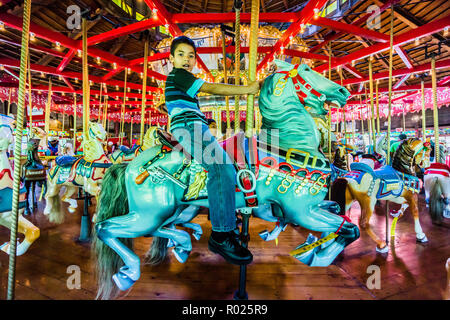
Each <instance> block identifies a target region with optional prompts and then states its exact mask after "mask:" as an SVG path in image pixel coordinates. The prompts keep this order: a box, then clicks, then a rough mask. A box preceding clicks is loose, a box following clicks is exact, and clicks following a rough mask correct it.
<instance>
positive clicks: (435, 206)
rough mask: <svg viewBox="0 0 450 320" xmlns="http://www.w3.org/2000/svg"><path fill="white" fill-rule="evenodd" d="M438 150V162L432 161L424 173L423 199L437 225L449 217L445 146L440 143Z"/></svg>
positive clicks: (449, 171) (449, 186)
mask: <svg viewBox="0 0 450 320" xmlns="http://www.w3.org/2000/svg"><path fill="white" fill-rule="evenodd" d="M439 152H440V154H439V155H440V157H439V159H440V163H432V164H431V165H430V167H429V168H426V170H425V174H424V186H425V199H426V202H427V205H428V207H429V211H430V215H431V219H432V221H433V223H434V224H437V225H441V224H443V223H444V221H445V219H450V168H449V166H447V165H446V164H445V159H446V157H447V148H446V147H445V146H443V145H440V148H439ZM447 221H449V220H447Z"/></svg>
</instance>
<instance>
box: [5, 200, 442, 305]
mask: <svg viewBox="0 0 450 320" xmlns="http://www.w3.org/2000/svg"><path fill="white" fill-rule="evenodd" d="M420 203H421V205H420V212H421V213H422V214H421V217H420V220H421V223H422V228H423V231H424V232H425V233H426V235H427V237H428V239H429V243H427V244H418V243H416V241H415V233H414V224H413V219H412V217H411V214H410V213H409V210H407V212H406V215H405V216H404V217H403V218H402V219H401V220H400V221H399V222H398V224H397V237H396V239H395V246H391V249H390V251H389V253H388V254H387V255H386V254H385V255H380V254H377V253H376V252H375V246H374V244H373V242H371V241H370V239H369V237H368V236H367V235H366V234H364V233H362V234H361V237H360V239H358V240H357V241H356V242H354V243H353V244H351V245H350V246H349V247H347V248H346V249H345V251H344V253H342V254H341V255H340V256H339V257H338V258H337V260H336V261H335V263H334V264H333V265H331V266H329V267H327V268H319V267H314V268H311V267H307V266H305V265H303V264H302V263H301V262H299V261H298V260H296V259H295V258H293V257H291V256H289V252H290V251H291V250H293V249H294V248H295V247H296V246H297V245H298V244H300V243H302V242H304V240H305V239H306V237H307V235H308V234H309V231H308V230H305V229H303V228H301V227H293V226H289V227H288V228H287V229H286V231H285V232H283V233H282V234H281V235H280V237H279V242H278V246H277V245H276V243H275V241H271V242H264V241H263V240H262V239H261V238H260V237H259V236H258V232H260V231H262V230H264V229H269V230H271V229H272V227H273V225H272V224H270V223H267V222H264V221H262V220H260V219H256V218H251V220H250V223H251V224H250V235H251V240H250V245H249V247H250V250H251V251H252V253H253V256H254V261H253V263H252V264H251V265H249V267H248V272H247V275H248V280H247V292H248V295H249V299H267V300H274V299H281V300H297V299H300V300H303V299H306V300H308V299H331V300H344V299H345V300H349V299H352V300H354V299H358V300H359V299H363V300H378V299H389V300H396V299H436V300H441V299H442V297H443V291H444V288H445V286H446V281H447V274H446V270H445V262H446V260H447V258H448V257H450V231H449V229H447V228H444V227H437V226H434V225H432V224H431V220H430V217H429V215H428V213H427V209H426V208H425V206H424V205H423V203H424V201H423V196H422V195H421V196H420ZM78 204H79V209H78V212H77V213H75V214H69V213H67V218H66V221H65V222H64V223H63V224H62V225H54V224H51V223H49V222H48V221H47V220H46V217H45V216H44V215H43V214H42V211H43V204H42V203H41V204H39V210H38V212H36V213H35V214H34V215H33V216H32V217H31V218H30V220H31V221H32V222H33V223H34V224H35V225H37V226H38V227H39V228H40V229H41V237H40V238H39V239H38V240H37V241H36V242H35V243H34V244H33V245H32V247H31V248H30V249H29V250H28V252H27V253H26V254H25V255H23V256H20V257H18V258H17V271H16V272H17V273H16V291H15V293H16V299H19V300H21V299H33V300H41V299H54V300H66V299H76V300H90V299H94V298H95V294H96V283H95V281H94V277H93V270H94V265H93V263H92V260H91V258H90V244H89V243H88V244H77V243H76V242H75V241H74V240H75V239H76V238H77V237H78V236H79V224H80V217H81V211H82V207H83V202H82V201H79V202H78ZM394 206H395V205H394ZM64 207H65V208H66V205H64ZM90 211H91V213H92V212H93V211H94V207H92V208H90ZM383 212H384V211H383V208H378V213H377V214H375V215H374V217H373V218H372V222H371V224H372V226H374V230H375V231H376V232H377V233H378V234H379V235H382V236H383V237H384V225H385V218H384V215H383ZM350 218H351V219H352V221H354V222H357V221H358V220H359V206H358V205H357V204H355V205H354V206H353V208H352V210H351V212H350ZM194 222H197V223H199V224H200V225H201V226H202V227H203V230H204V235H203V237H202V238H201V239H200V241H196V240H195V239H193V238H192V241H193V251H192V252H191V255H190V257H189V259H188V261H187V262H186V263H185V264H181V263H179V262H178V261H177V260H176V259H175V257H174V256H172V255H170V257H169V259H168V261H166V262H165V263H164V264H163V265H160V266H156V267H151V266H147V265H143V266H142V268H141V270H142V275H141V278H140V280H139V281H138V282H137V283H136V284H135V285H134V287H133V288H132V290H131V291H130V292H128V294H127V295H123V296H121V297H120V298H119V299H193V300H197V299H206V300H217V299H232V296H233V292H234V291H235V290H236V289H237V286H238V277H239V267H237V266H234V265H230V264H228V263H226V262H225V261H224V260H223V259H222V258H221V257H220V256H218V255H215V254H213V253H211V252H210V251H208V248H207V239H208V237H209V234H210V232H211V227H210V223H209V221H208V220H207V218H206V215H205V214H201V215H199V216H198V217H197V218H196V219H195V220H194ZM9 237H10V235H9V230H8V229H6V228H4V227H1V229H0V244H2V243H3V242H5V241H8V240H9ZM150 244H151V238H139V239H137V240H136V241H135V248H136V253H137V254H138V255H139V256H140V257H143V255H144V254H145V252H146V251H147V249H148V248H149V247H150ZM70 265H77V266H79V267H80V269H81V289H72V290H69V289H68V288H67V285H66V282H67V279H68V277H69V276H70V274H68V273H67V268H68V267H69V266H70ZM370 265H377V266H379V267H380V271H381V280H380V285H381V288H380V289H369V288H368V287H367V285H366V283H367V280H368V278H369V276H371V274H372V273H368V272H367V268H368V267H369V266H370ZM7 277H8V256H7V255H6V254H4V253H3V252H0V299H5V297H6V291H7Z"/></svg>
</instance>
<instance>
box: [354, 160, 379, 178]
mask: <svg viewBox="0 0 450 320" xmlns="http://www.w3.org/2000/svg"><path fill="white" fill-rule="evenodd" d="M350 170H351V171H355V170H356V171H361V172H367V173H370V174H371V175H372V176H373V175H374V172H375V171H373V169H372V167H371V166H369V165H367V164H365V163H363V162H352V163H350Z"/></svg>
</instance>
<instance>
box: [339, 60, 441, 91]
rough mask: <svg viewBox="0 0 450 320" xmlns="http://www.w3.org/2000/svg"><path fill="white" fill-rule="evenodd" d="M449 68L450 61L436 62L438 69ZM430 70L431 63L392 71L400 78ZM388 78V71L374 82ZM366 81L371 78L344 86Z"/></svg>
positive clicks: (374, 77) (376, 75)
mask: <svg viewBox="0 0 450 320" xmlns="http://www.w3.org/2000/svg"><path fill="white" fill-rule="evenodd" d="M449 67H450V59H445V60H441V61H436V69H443V68H449ZM430 69H431V63H430V62H429V63H424V64H421V65H419V66H415V67H413V68H412V69H409V68H404V69H397V70H392V76H393V77H398V76H404V75H406V74H411V73H419V72H426V71H428V70H430ZM386 78H389V72H388V71H385V72H379V73H374V74H373V75H372V79H373V80H377V79H386ZM366 81H369V77H364V78H351V79H345V80H344V81H342V84H343V85H345V86H346V85H348V84H355V83H362V82H366Z"/></svg>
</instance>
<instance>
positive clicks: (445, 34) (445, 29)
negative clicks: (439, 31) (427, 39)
mask: <svg viewBox="0 0 450 320" xmlns="http://www.w3.org/2000/svg"><path fill="white" fill-rule="evenodd" d="M447 34H448V27H445V28H444V37H446V36H447Z"/></svg>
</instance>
